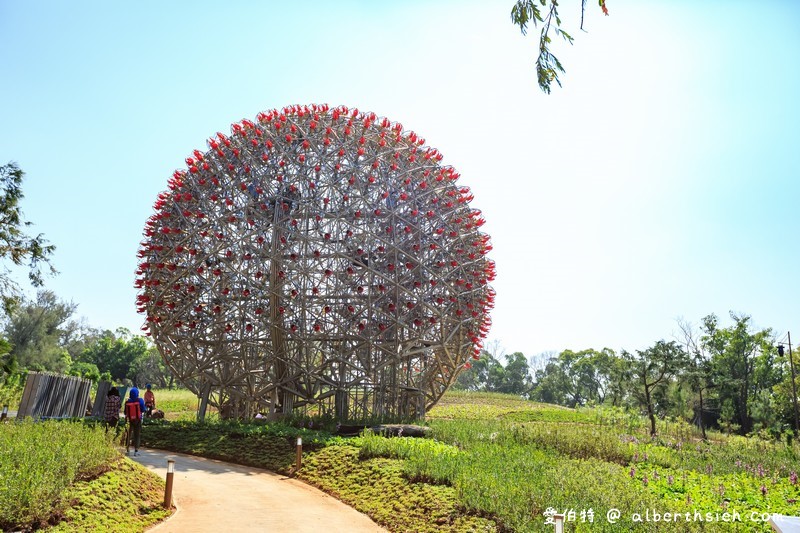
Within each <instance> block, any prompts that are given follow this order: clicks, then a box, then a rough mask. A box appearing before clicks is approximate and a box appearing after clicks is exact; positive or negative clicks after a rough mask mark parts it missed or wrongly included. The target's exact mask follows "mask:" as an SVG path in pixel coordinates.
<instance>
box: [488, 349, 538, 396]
mask: <svg viewBox="0 0 800 533" xmlns="http://www.w3.org/2000/svg"><path fill="white" fill-rule="evenodd" d="M505 359H506V364H505V365H504V366H500V365H499V363H498V364H497V365H496V366H497V367H500V368H501V369H502V371H497V372H496V374H497V378H496V379H495V380H494V389H493V390H494V391H496V392H504V393H506V394H519V395H522V394H527V393H528V392H530V389H531V376H530V372H529V371H528V359H527V358H526V357H525V356H524V355H523V354H522V353H521V352H514V353H512V354H506V356H505Z"/></svg>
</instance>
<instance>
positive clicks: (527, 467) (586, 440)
mask: <svg viewBox="0 0 800 533" xmlns="http://www.w3.org/2000/svg"><path fill="white" fill-rule="evenodd" d="M168 418H169V417H168ZM176 418H180V417H176ZM182 420H183V421H181V422H172V423H170V422H168V423H158V424H151V425H148V426H147V428H146V430H145V432H144V439H145V440H146V441H147V443H148V445H150V446H154V447H162V448H167V449H171V450H176V451H183V452H187V453H194V454H198V455H205V456H209V457H214V458H218V459H223V460H228V461H234V462H239V463H245V464H251V465H254V466H259V467H264V468H268V469H272V470H275V471H278V472H281V473H286V474H288V473H290V472H291V469H292V465H293V462H294V442H295V438H296V437H297V436H302V437H303V442H304V443H305V445H304V462H303V469H302V471H301V472H299V473H297V476H298V477H299V478H301V479H303V480H305V481H308V482H309V483H312V484H314V485H316V486H318V487H320V488H321V489H323V490H325V491H327V492H329V493H330V494H333V495H335V496H336V497H338V498H340V499H341V500H343V501H345V502H346V503H348V504H350V505H351V506H353V507H354V508H356V509H358V510H360V511H362V512H365V513H367V514H369V515H370V516H371V517H372V518H373V519H375V520H376V521H377V522H379V523H380V524H382V525H384V526H385V527H387V528H388V529H390V530H393V531H441V530H448V531H486V530H489V531H504V530H505V531H549V530H551V528H552V526H547V525H546V524H545V519H546V517H545V512H546V511H547V510H548V509H549V508H555V509H557V510H559V511H561V512H564V511H566V512H567V513H569V511H570V510H572V511H574V513H575V517H574V520H573V522H572V524H571V525H570V527H571V528H573V529H574V530H577V531H621V530H630V531H658V530H669V531H692V530H709V529H710V530H714V531H769V530H770V528H769V526H768V525H766V524H765V523H763V522H761V521H760V520H759V521H751V520H750V517H751V514H752V513H756V515H757V517H758V518H759V519H760V518H761V514H762V513H781V514H788V515H797V514H800V505H798V501H800V490H799V489H798V484H797V472H798V471H800V461H799V460H798V457H799V456H798V451H799V450H798V448H797V446H793V447H788V446H787V445H786V444H785V443H778V442H767V441H762V440H757V439H745V438H742V437H735V436H731V437H729V436H726V435H722V434H712V435H711V438H710V439H709V441H708V442H704V441H702V440H700V439H698V438H697V437H696V435H695V432H694V430H693V429H692V428H691V427H689V426H688V425H686V424H684V423H681V422H670V421H663V422H661V423H660V427H659V431H660V435H659V436H658V437H657V438H655V439H651V438H650V437H649V436H648V434H647V427H646V424H644V423H643V421H642V420H641V418H640V417H638V416H635V415H631V414H627V413H624V412H621V411H618V410H613V409H603V408H596V409H581V410H573V409H566V408H562V407H558V406H552V405H546V404H537V403H533V402H527V401H524V400H520V399H518V398H514V397H511V396H506V395H500V394H482V393H461V392H454V391H453V392H449V393H448V394H447V395H445V397H444V398H443V400H442V401H441V402H440V404H439V405H437V407H436V408H435V409H433V410H432V411H431V412H430V413H429V416H428V421H427V423H428V424H429V425H430V426H431V428H432V430H433V435H432V437H433V438H432V439H410V438H391V439H389V438H384V437H381V436H375V435H364V436H361V437H358V438H353V439H342V438H339V437H335V436H333V435H332V434H330V433H328V432H326V431H324V430H319V429H314V430H312V429H308V428H299V427H293V426H291V425H288V424H274V423H273V424H269V425H266V424H237V423H219V422H213V423H207V424H202V425H200V424H196V423H194V422H189V421H188V418H183V419H182ZM615 509H616V510H619V512H620V515H621V516H620V518H619V520H618V521H615V522H614V523H610V522H609V521H607V520H606V515H607V513H609V512H613V510H615ZM653 512H656V513H658V514H659V515H660V516H661V517H663V516H664V513H671V514H672V515H674V514H675V513H690V518H689V520H688V521H687V520H686V519H685V515H682V517H683V518H682V520H681V521H680V522H678V523H676V522H671V523H665V522H663V521H661V522H658V523H656V522H652V521H651V522H647V516H648V514H647V513H649V514H650V515H652V513H653ZM726 512H728V513H738V516H740V517H741V521H740V522H738V523H733V524H730V523H725V522H721V521H717V520H721V519H722V516H723V513H726ZM697 513H699V514H700V515H701V518H702V519H703V521H702V522H701V521H700V520H699V519H698V518H697ZM706 513H710V515H707V514H706ZM640 515H641V516H640ZM709 516H710V517H711V519H712V520H715V521H714V522H713V523H710V524H709V523H706V520H707V519H708V518H709ZM568 518H569V517H568ZM673 519H674V518H673Z"/></svg>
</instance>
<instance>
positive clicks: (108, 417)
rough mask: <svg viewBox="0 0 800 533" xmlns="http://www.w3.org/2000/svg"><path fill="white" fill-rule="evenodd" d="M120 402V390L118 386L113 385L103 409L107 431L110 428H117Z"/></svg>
mask: <svg viewBox="0 0 800 533" xmlns="http://www.w3.org/2000/svg"><path fill="white" fill-rule="evenodd" d="M120 402H121V400H120V398H119V390H118V389H117V388H116V387H111V388H110V389H109V391H108V394H106V407H105V410H104V411H103V419H104V420H105V423H106V431H108V428H116V427H117V424H118V423H119V409H120V407H121V405H120Z"/></svg>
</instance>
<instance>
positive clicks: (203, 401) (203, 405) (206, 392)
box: [197, 383, 211, 422]
mask: <svg viewBox="0 0 800 533" xmlns="http://www.w3.org/2000/svg"><path fill="white" fill-rule="evenodd" d="M210 395H211V383H206V384H205V385H204V386H203V391H202V396H201V397H200V410H199V411H197V421H198V422H202V421H204V420H205V419H206V409H207V408H208V397H209V396H210Z"/></svg>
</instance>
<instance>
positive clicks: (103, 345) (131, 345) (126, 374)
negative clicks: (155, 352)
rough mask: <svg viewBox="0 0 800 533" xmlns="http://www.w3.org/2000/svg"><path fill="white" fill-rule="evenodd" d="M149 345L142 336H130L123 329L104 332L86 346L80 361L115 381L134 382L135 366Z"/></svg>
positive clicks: (146, 351) (129, 333)
mask: <svg viewBox="0 0 800 533" xmlns="http://www.w3.org/2000/svg"><path fill="white" fill-rule="evenodd" d="M150 348H151V346H150V343H149V342H148V341H147V340H146V339H145V338H144V337H142V336H139V335H132V334H131V332H130V331H128V330H127V329H125V328H119V329H117V330H116V332H111V331H109V330H106V331H104V332H103V334H102V335H101V336H100V338H98V339H97V340H96V341H95V342H94V343H93V344H91V345H90V346H88V347H87V348H86V349H85V350H84V352H83V354H82V356H81V360H82V361H85V362H87V363H93V364H95V365H97V368H98V369H99V370H100V372H108V373H109V374H111V378H112V379H113V380H115V381H122V380H125V379H128V380H131V381H134V383H135V384H137V385H138V384H140V383H138V382H137V381H136V375H135V365H136V361H137V360H139V359H140V358H143V357H146V356H147V354H148V352H149V351H150Z"/></svg>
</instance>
